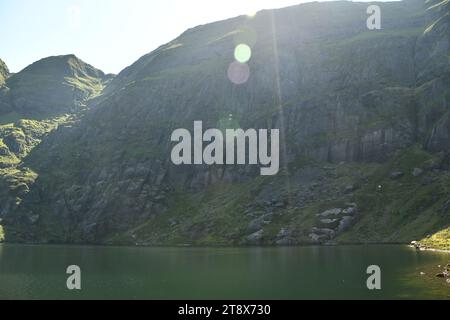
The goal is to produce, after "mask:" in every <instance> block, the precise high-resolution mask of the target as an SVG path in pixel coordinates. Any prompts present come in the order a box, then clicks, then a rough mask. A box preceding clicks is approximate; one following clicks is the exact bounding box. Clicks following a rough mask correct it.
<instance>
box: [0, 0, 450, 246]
mask: <svg viewBox="0 0 450 320" xmlns="http://www.w3.org/2000/svg"><path fill="white" fill-rule="evenodd" d="M380 6H381V10H382V13H383V22H382V23H383V30H381V31H369V30H367V27H366V19H367V14H366V9H367V4H364V3H352V2H330V3H310V4H305V5H300V6H294V7H290V8H285V9H279V10H267V11H262V12H260V13H258V14H257V15H256V16H255V17H253V18H250V17H244V16H242V17H237V18H233V19H229V20H226V21H221V22H217V23H212V24H208V25H203V26H199V27H196V28H193V29H190V30H188V31H186V32H185V33H183V34H182V35H181V36H180V37H179V38H177V39H175V40H173V41H172V42H170V43H168V44H166V45H163V46H161V47H160V48H158V49H157V50H155V51H154V52H151V53H149V54H147V55H145V56H143V57H142V58H140V59H139V60H138V61H136V62H135V63H134V64H133V65H131V66H130V67H128V68H126V69H125V70H123V71H122V72H121V73H120V74H119V75H118V76H117V77H115V78H114V79H113V80H112V81H111V82H110V84H109V85H108V86H107V87H106V88H105V89H104V90H103V95H102V96H99V97H98V98H97V99H96V100H95V103H96V105H95V108H92V109H91V110H90V111H88V112H87V114H86V116H85V117H84V118H83V119H82V120H80V121H79V122H78V123H76V124H74V125H73V126H71V127H68V126H67V127H61V128H58V130H56V131H55V132H54V133H52V134H51V135H50V136H49V137H48V138H47V139H46V140H45V141H44V143H43V144H41V145H40V147H39V150H36V151H34V152H32V153H31V154H30V155H29V157H28V158H27V160H26V162H25V164H26V166H29V167H30V168H32V170H33V171H34V172H36V173H37V174H38V175H39V178H38V179H37V180H36V183H35V184H33V186H32V187H31V189H30V190H29V192H28V193H27V195H26V196H25V197H24V198H23V201H22V202H21V203H20V205H18V206H17V208H16V209H14V210H8V214H7V215H6V214H5V215H4V216H5V221H7V222H8V224H9V225H10V226H12V227H11V228H12V229H13V230H14V232H15V233H11V234H14V237H15V239H18V240H26V241H42V240H48V241H66V242H95V243H98V242H106V241H110V242H129V241H132V242H133V243H135V242H139V241H141V242H146V243H173V242H176V241H180V242H183V241H186V242H190V241H193V242H195V241H198V242H200V243H201V241H205V242H206V243H220V241H221V240H220V239H222V240H223V241H229V242H233V243H241V242H240V241H241V240H242V241H245V239H249V238H248V236H249V235H248V234H245V232H246V228H247V225H248V221H247V220H258V221H260V220H261V219H260V217H266V215H267V214H270V215H271V217H272V216H273V217H274V219H270V220H268V221H266V220H264V219H262V220H261V221H263V222H264V223H265V222H267V225H273V224H274V223H276V221H277V219H279V220H283V219H284V220H283V221H287V222H286V223H288V224H289V226H286V228H283V229H284V230H289V239H288V240H289V243H295V241H296V240H295V239H297V238H301V237H302V236H304V235H305V237H306V238H308V234H309V233H310V231H309V230H310V228H309V227H310V226H307V223H308V221H310V220H311V219H309V220H308V218H307V217H309V216H310V215H311V214H312V215H314V214H315V213H316V211H315V210H316V209H317V210H321V209H326V208H322V204H321V203H320V202H321V201H324V199H327V200H329V201H344V202H345V201H347V200H354V199H353V198H352V197H353V196H354V195H353V193H357V192H361V193H363V192H367V194H369V195H372V193H373V192H375V190H378V192H380V194H381V193H382V190H384V189H383V185H381V183H378V184H377V185H375V186H374V187H373V188H372V186H371V185H369V186H368V187H367V188H368V189H364V188H361V190H362V191H354V190H357V188H353V187H352V188H351V189H352V190H351V191H350V192H346V191H345V190H344V189H345V186H346V185H348V183H349V181H348V180H351V179H357V180H358V179H359V180H358V181H357V183H358V184H366V183H368V182H367V181H368V177H367V174H368V172H370V173H373V172H372V171H371V170H372V167H371V164H373V163H378V164H380V163H381V164H380V166H383V163H386V162H389V161H390V160H391V159H394V158H395V157H397V156H398V154H399V153H401V152H402V151H403V150H405V149H407V148H410V147H412V146H415V145H417V144H420V145H423V146H424V148H425V149H426V150H428V151H433V152H434V151H445V150H447V151H448V143H449V136H450V135H449V131H448V130H449V122H448V115H449V113H448V110H449V105H448V103H449V96H448V88H450V86H449V77H450V75H449V69H448V63H449V60H448V56H449V48H448V39H449V37H450V32H449V30H448V26H449V24H448V12H449V10H448V5H447V2H446V1H444V2H442V3H435V4H425V3H424V2H423V1H418V0H410V1H403V2H395V3H382V4H380ZM430 6H432V8H431V9H429V10H427V8H429V7H430ZM239 43H245V44H248V45H249V46H250V47H251V48H252V57H251V59H250V61H249V62H248V68H249V70H250V71H249V72H250V74H249V78H248V81H246V82H245V83H243V84H240V85H236V84H234V83H233V82H232V81H230V79H229V77H228V74H227V73H228V68H229V66H230V63H232V62H233V60H234V57H233V54H234V49H235V46H236V45H237V44H239ZM64 59H66V60H64V61H67V59H68V60H71V58H70V57H69V58H67V57H65V58H64ZM44 62H45V61H44ZM41 63H42V62H41ZM55 68H56V67H55ZM58 68H59V69H58V70H61V69H63V70H64V72H63V74H64V75H65V76H64V79H65V81H66V83H65V85H64V86H66V87H64V88H62V87H61V88H60V89H61V90H54V89H53V87H52V89H51V90H49V91H48V92H49V93H50V97H51V99H50V102H52V103H56V102H57V101H60V99H62V100H64V101H66V100H67V98H68V97H69V96H71V94H72V97H76V98H77V99H78V97H79V96H80V94H81V96H82V95H83V94H84V92H81V93H80V92H79V89H80V88H81V87H82V85H80V84H79V83H78V82H77V81H76V79H79V78H80V77H84V78H88V79H90V78H95V79H103V78H104V75H102V74H100V73H99V72H96V71H95V70H93V69H91V68H89V66H86V65H79V66H78V67H77V68H76V71H74V68H73V63H72V62H70V63H68V64H67V63H66V64H64V63H63V65H62V66H60V67H58ZM39 70H41V67H39V62H38V65H37V66H33V65H32V66H30V67H29V69H28V70H27V69H26V70H24V73H23V74H22V75H15V76H13V77H11V78H10V79H9V80H8V82H7V84H8V85H10V86H11V101H12V103H13V104H14V106H16V107H17V108H20V109H23V110H28V109H29V106H30V105H33V106H36V105H39V106H41V107H44V105H41V104H40V102H39V94H37V95H33V96H32V98H31V97H28V96H27V98H25V99H22V98H23V94H22V93H21V92H22V91H21V90H25V89H17V87H19V85H20V84H21V83H22V84H23V83H25V82H26V81H28V80H26V79H27V77H26V76H27V75H28V74H35V73H36V74H38V75H40V74H41V72H39ZM25 71H26V72H25ZM42 72H43V73H45V74H47V75H50V76H51V75H52V74H53V69H52V68H47V67H45V64H42ZM58 74H59V73H58ZM66 77H69V78H70V79H71V80H70V81H69V80H67V79H66ZM31 78H32V79H34V76H33V77H31ZM24 79H25V80H24ZM99 81H100V80H99ZM22 88H28V86H23V87H22ZM58 88H59V87H58ZM39 90H40V91H43V92H45V88H42V87H41V88H39ZM13 91H15V92H13ZM53 95H55V96H53ZM35 97H37V98H35ZM30 99H33V100H30ZM34 99H37V100H34ZM30 101H31V102H30ZM77 101H78V100H77ZM50 105H51V103H50ZM230 115H232V116H231V117H230ZM195 120H202V121H203V124H204V128H205V129H207V128H223V127H227V126H233V127H236V126H238V127H242V128H256V129H258V128H269V129H270V128H278V129H280V130H281V132H282V153H281V156H282V161H281V163H283V164H286V166H288V168H289V177H287V176H285V175H280V176H279V177H276V178H274V181H270V182H267V181H261V180H260V179H259V178H258V176H257V175H258V170H255V168H254V167H251V166H237V167H231V166H214V167H207V166H200V165H199V166H182V167H176V166H173V165H172V164H171V162H170V150H171V146H172V144H171V142H170V135H171V133H172V131H173V130H174V129H176V128H187V129H190V128H192V125H193V121H195ZM424 152H426V151H424ZM420 154H421V153H420ZM305 159H308V160H309V161H310V162H308V163H309V166H308V168H307V169H304V163H305ZM311 162H312V163H313V164H314V163H315V164H317V163H324V162H328V163H330V164H331V165H334V164H337V163H340V162H353V163H356V166H359V167H357V170H356V171H355V172H348V174H347V175H346V176H344V177H340V176H339V172H334V171H330V170H328V169H327V167H326V166H324V167H323V168H320V169H319V168H317V167H315V166H314V165H311ZM369 163H370V165H369ZM415 165H416V164H415ZM300 168H302V169H300ZM394 169H395V168H394ZM380 172H382V170H381V171H380ZM284 173H285V172H284ZM376 174H380V173H379V172H378V173H376ZM381 178H382V176H380V177H376V179H375V180H376V181H378V180H380V179H381ZM377 179H378V180H377ZM351 182H353V181H351ZM370 183H371V182H370ZM375 183H376V182H374V184H375ZM414 183H417V184H418V183H419V182H414ZM341 184H342V185H343V186H341ZM224 185H225V186H226V187H224ZM274 186H278V187H277V188H275V187H274ZM221 187H222V188H225V189H224V190H225V191H223V190H221V189H220V188H221ZM370 188H372V189H370ZM375 188H377V189H375ZM341 189H342V192H341V191H340V190H341ZM364 190H365V191H364ZM367 194H361V196H362V197H363V196H366V195H367ZM243 195H246V196H245V198H244V199H241V198H242V196H243ZM442 197H445V196H444V195H443V196H442ZM221 199H222V200H221ZM223 199H227V201H225V200H223ZM364 199H365V198H364ZM369 199H372V198H369ZM365 200H367V199H365ZM240 201H242V202H244V203H245V202H246V201H247V202H251V203H250V204H251V208H253V209H252V210H250V212H248V213H247V214H243V213H242V212H240V210H241V204H243V203H241V202H240ZM386 201H387V200H386ZM253 202H254V203H253ZM277 204H279V205H277ZM316 207H317V208H316ZM386 208H387V202H386ZM218 210H219V211H218ZM366 210H368V211H367V212H368V213H367V214H368V215H370V214H372V213H373V212H369V211H370V210H371V209H367V208H366ZM380 210H381V209H380ZM386 210H388V209H386ZM361 212H362V213H364V208H362V209H361ZM252 215H256V216H252ZM283 215H284V216H283ZM36 216H39V219H35V218H36ZM281 216H283V217H284V218H283V219H282V218H280V217H281ZM415 219H416V217H413V218H411V221H416V220H415ZM439 219H441V218H439ZM351 220H352V223H354V221H357V218H355V219H351ZM386 220H387V221H396V220H395V219H394V218H393V217H388V218H386ZM439 221H441V220H439ZM263 222H261V225H258V229H259V228H262V229H261V230H255V229H254V228H253V229H252V231H254V232H256V234H253V237H250V238H251V240H252V241H257V242H258V243H264V242H265V241H266V239H268V238H269V237H270V230H269V231H268V230H263V229H264V228H265V224H264V223H263ZM219 226H220V227H219ZM242 226H243V227H242ZM365 227H366V225H363V226H362V227H360V228H359V229H355V230H358V231H355V232H359V234H362V232H363V231H362V230H365V229H364V228H365ZM386 228H387V227H386ZM393 228H394V227H392V229H389V230H386V234H394V235H395V234H396V233H395V230H393ZM343 229H345V230H349V229H350V231H351V230H352V228H351V226H350V225H347V223H346V225H345V228H343ZM130 230H131V231H130ZM305 230H307V231H305ZM6 231H8V229H6ZM128 231H129V232H128ZM278 231H279V230H276V234H277V233H278ZM124 234H126V236H123V235H124ZM283 234H284V233H283ZM127 237H128V238H127ZM380 237H381V236H380Z"/></svg>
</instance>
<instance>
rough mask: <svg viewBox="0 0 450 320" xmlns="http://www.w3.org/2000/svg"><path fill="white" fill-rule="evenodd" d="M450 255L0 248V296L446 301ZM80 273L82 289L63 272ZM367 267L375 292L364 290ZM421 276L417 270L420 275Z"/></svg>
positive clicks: (366, 250) (388, 250) (387, 248)
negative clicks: (375, 270) (72, 286)
mask: <svg viewBox="0 0 450 320" xmlns="http://www.w3.org/2000/svg"><path fill="white" fill-rule="evenodd" d="M449 262H450V254H448V253H438V252H417V251H416V250H414V249H412V248H409V247H407V246H395V245H394V246H392V245H373V246H333V247H287V248H164V247H158V248H144V247H93V246H51V245H30V246H28V245H10V244H4V245H0V299H423V298H424V299H450V283H447V282H446V281H445V280H444V279H440V278H437V277H436V276H435V274H436V273H438V272H439V271H442V268H441V269H439V268H438V265H441V266H442V267H443V266H444V265H445V264H447V263H449ZM69 265H78V266H80V268H81V286H82V288H81V290H79V291H78V290H76V291H70V290H68V289H67V287H66V280H67V277H68V276H69V275H67V274H66V268H67V267H68V266H69ZM369 265H378V266H380V268H381V285H382V289H381V290H377V291H370V290H368V289H367V286H366V280H367V277H368V275H367V274H366V270H367V267H368V266H369ZM421 273H424V274H422V275H421Z"/></svg>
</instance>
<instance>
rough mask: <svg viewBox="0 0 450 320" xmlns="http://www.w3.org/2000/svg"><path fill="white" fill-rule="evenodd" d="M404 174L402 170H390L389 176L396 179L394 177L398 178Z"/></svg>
mask: <svg viewBox="0 0 450 320" xmlns="http://www.w3.org/2000/svg"><path fill="white" fill-rule="evenodd" d="M404 175H405V174H404V173H403V172H402V171H393V172H391V174H390V175H389V176H390V178H391V179H392V180H396V179H400V178H401V177H403V176H404Z"/></svg>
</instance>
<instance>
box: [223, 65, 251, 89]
mask: <svg viewBox="0 0 450 320" xmlns="http://www.w3.org/2000/svg"><path fill="white" fill-rule="evenodd" d="M249 77H250V68H249V67H248V65H247V64H245V63H240V62H237V61H233V62H232V63H231V64H230V66H229V67H228V79H230V81H231V82H233V83H234V84H238V85H239V84H244V83H246V82H247V80H248V78H249Z"/></svg>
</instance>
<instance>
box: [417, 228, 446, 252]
mask: <svg viewBox="0 0 450 320" xmlns="http://www.w3.org/2000/svg"><path fill="white" fill-rule="evenodd" d="M420 244H421V245H422V246H426V247H428V248H435V249H440V250H450V227H449V228H446V229H444V230H441V231H439V232H436V233H435V234H433V235H431V236H430V237H427V238H425V239H422V240H421V241H420Z"/></svg>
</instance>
